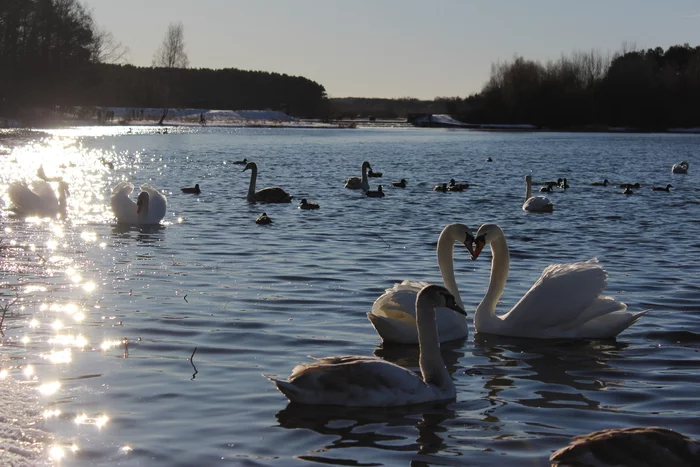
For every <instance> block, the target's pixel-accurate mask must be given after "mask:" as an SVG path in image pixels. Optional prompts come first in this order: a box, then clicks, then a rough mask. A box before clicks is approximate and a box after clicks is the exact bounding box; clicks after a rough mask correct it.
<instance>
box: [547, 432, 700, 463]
mask: <svg viewBox="0 0 700 467" xmlns="http://www.w3.org/2000/svg"><path fill="white" fill-rule="evenodd" d="M549 460H550V461H552V466H561V467H564V466H581V467H586V466H593V467H606V466H607V467H669V466H673V467H697V466H699V465H700V441H698V440H694V439H693V438H690V437H689V436H686V435H683V434H681V433H678V432H677V431H673V430H669V429H668V428H661V427H656V426H645V427H634V428H611V429H607V430H600V431H594V432H593V433H589V434H587V435H581V436H576V437H574V439H573V441H571V443H569V445H568V446H566V447H564V448H561V449H559V450H558V451H556V452H554V453H552V455H551V456H550V457H549Z"/></svg>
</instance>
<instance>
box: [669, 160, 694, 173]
mask: <svg viewBox="0 0 700 467" xmlns="http://www.w3.org/2000/svg"><path fill="white" fill-rule="evenodd" d="M689 166H690V164H688V163H687V162H686V161H683V162H679V163H678V164H674V165H673V167H671V173H674V174H687V173H688V167H689Z"/></svg>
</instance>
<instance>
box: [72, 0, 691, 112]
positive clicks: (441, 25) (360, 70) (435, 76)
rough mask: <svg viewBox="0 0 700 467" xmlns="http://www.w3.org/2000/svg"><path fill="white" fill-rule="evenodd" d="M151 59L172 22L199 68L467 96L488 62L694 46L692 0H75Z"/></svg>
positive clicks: (376, 92) (353, 93) (376, 90)
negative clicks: (627, 46) (580, 52)
mask: <svg viewBox="0 0 700 467" xmlns="http://www.w3.org/2000/svg"><path fill="white" fill-rule="evenodd" d="M82 3H83V4H84V5H86V6H87V8H88V9H89V10H91V11H92V13H93V17H94V19H95V21H96V23H97V24H98V26H100V27H102V28H105V29H107V30H108V31H110V32H111V33H112V34H113V35H114V36H115V38H116V39H117V40H118V41H120V42H121V43H122V44H124V45H126V46H127V47H129V48H130V49H131V52H130V61H129V62H130V63H131V64H132V65H136V66H150V65H151V60H152V58H153V54H154V52H155V51H156V49H157V48H158V46H159V45H160V44H161V43H162V42H163V38H164V36H165V32H166V30H167V27H168V24H170V23H176V22H182V24H183V25H184V37H185V52H186V53H187V55H188V57H189V60H190V66H191V67H194V68H215V69H216V68H240V69H243V70H262V71H270V72H277V73H286V74H288V75H297V76H304V77H306V78H309V79H311V80H313V81H316V82H317V83H319V84H321V85H323V86H324V87H325V89H326V92H327V93H328V95H329V97H387V98H397V97H416V98H419V99H433V98H435V97H438V96H459V97H466V96H468V95H469V94H473V93H476V92H479V91H480V90H481V88H482V86H483V85H484V83H485V82H486V81H487V80H488V78H489V73H490V68H491V64H492V63H494V62H497V61H499V60H501V61H503V60H511V59H512V58H513V57H514V56H515V55H516V54H517V55H521V56H523V57H525V58H527V59H533V60H539V61H541V62H543V63H544V62H546V61H547V60H550V59H557V58H559V57H560V56H561V55H562V54H564V55H570V54H571V53H572V52H573V51H575V50H583V51H589V50H591V49H596V50H599V51H601V52H607V51H610V52H614V51H617V50H620V49H621V47H622V45H623V43H627V44H632V45H635V46H636V47H638V48H644V49H646V48H650V47H663V48H664V49H666V48H668V47H669V46H671V45H676V44H683V43H686V42H687V43H689V44H690V45H691V46H696V45H700V2H698V1H697V0H664V1H661V0H658V1H657V0H637V1H632V0H587V1H583V0H529V1H526V0H481V1H477V0H82Z"/></svg>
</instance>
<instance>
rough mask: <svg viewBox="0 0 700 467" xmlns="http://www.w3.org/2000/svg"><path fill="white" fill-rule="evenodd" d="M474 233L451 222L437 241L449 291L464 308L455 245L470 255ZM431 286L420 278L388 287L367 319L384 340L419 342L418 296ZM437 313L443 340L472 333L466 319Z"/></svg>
mask: <svg viewBox="0 0 700 467" xmlns="http://www.w3.org/2000/svg"><path fill="white" fill-rule="evenodd" d="M473 241H474V236H473V235H472V232H471V230H470V229H469V227H467V226H466V225H464V224H449V225H447V226H446V227H445V228H444V229H443V230H442V232H441V233H440V237H439V238H438V242H437V262H438V268H440V274H441V275H442V280H443V283H444V284H445V287H446V288H447V290H449V291H450V293H451V294H452V295H453V296H454V297H455V300H456V301H457V304H458V305H459V306H460V307H461V308H464V304H463V303H462V299H461V297H460V296H459V290H458V288H457V282H456V280H455V273H454V244H455V242H460V243H463V244H464V246H466V247H467V250H469V253H470V254H473V252H474V250H473V248H472V243H473ZM426 285H428V284H427V283H426V282H421V281H408V280H405V281H403V282H401V283H400V284H398V283H397V284H394V286H393V287H392V288H391V289H386V292H384V294H382V295H380V296H379V298H377V300H375V302H374V305H372V310H371V311H370V312H369V313H367V318H369V321H370V322H371V323H372V326H374V329H375V330H376V331H377V334H379V337H381V338H382V341H383V342H386V343H395V344H417V343H418V331H417V329H416V295H417V294H418V292H420V290H421V289H422V288H423V287H425V286H426ZM442 311H445V312H444V313H443V312H440V313H438V315H437V326H438V335H439V336H440V337H439V340H440V342H441V343H442V342H447V341H451V340H455V339H463V338H465V337H467V336H468V335H469V327H468V326H467V319H466V318H465V317H463V316H459V315H457V314H455V313H450V312H448V311H447V310H442Z"/></svg>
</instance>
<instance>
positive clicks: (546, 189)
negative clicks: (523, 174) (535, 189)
mask: <svg viewBox="0 0 700 467" xmlns="http://www.w3.org/2000/svg"><path fill="white" fill-rule="evenodd" d="M552 191H554V189H553V188H552V185H547V186H542V187H540V189H539V192H540V193H551V192H552Z"/></svg>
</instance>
